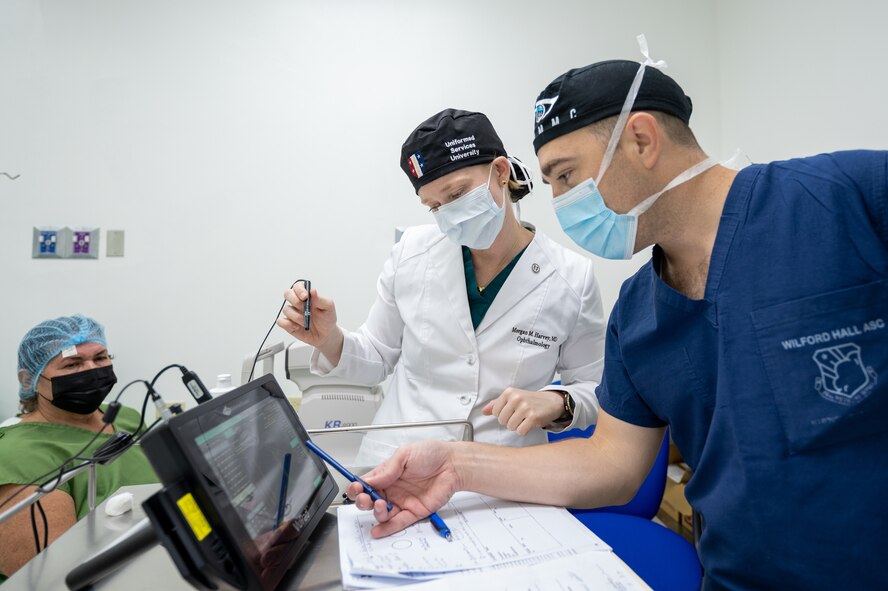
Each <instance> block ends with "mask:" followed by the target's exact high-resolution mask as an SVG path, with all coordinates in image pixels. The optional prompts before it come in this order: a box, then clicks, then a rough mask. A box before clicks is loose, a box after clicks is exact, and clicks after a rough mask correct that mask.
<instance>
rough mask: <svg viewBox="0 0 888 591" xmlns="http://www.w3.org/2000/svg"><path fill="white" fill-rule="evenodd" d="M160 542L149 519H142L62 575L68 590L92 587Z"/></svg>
mask: <svg viewBox="0 0 888 591" xmlns="http://www.w3.org/2000/svg"><path fill="white" fill-rule="evenodd" d="M159 541H160V540H158V539H157V535H156V534H155V533H154V528H153V527H152V526H151V522H150V521H149V520H148V519H147V518H145V519H143V520H142V521H140V522H139V523H137V524H136V525H134V526H133V527H132V528H130V530H129V531H128V532H126V533H125V534H123V535H122V536H121V537H119V538H118V539H116V540H114V541H113V542H112V543H111V545H110V546H108V547H107V548H105V549H104V550H102V551H100V552H99V553H98V554H96V555H95V556H93V557H92V558H89V559H88V560H87V561H86V562H83V563H81V564H80V565H79V566H77V567H75V568H74V569H73V570H71V572H69V573H68V576H67V577H65V583H66V584H67V585H68V588H69V589H71V591H80V590H81V589H86V588H88V587H91V586H92V585H93V584H95V583H97V582H98V581H100V580H101V579H103V578H105V577H107V576H108V575H110V574H111V573H112V572H114V571H116V570H117V569H118V568H120V567H122V566H123V565H124V564H126V563H127V562H129V561H130V560H132V559H134V558H136V557H137V556H139V555H140V554H142V553H143V552H145V551H147V550H150V549H151V548H153V547H154V546H156V545H157V544H158V542H159Z"/></svg>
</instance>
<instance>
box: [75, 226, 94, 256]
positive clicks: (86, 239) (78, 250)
mask: <svg viewBox="0 0 888 591" xmlns="http://www.w3.org/2000/svg"><path fill="white" fill-rule="evenodd" d="M67 235H68V236H69V240H70V242H69V248H68V257H67V258H71V259H97V258H99V229H98V228H69V229H68V232H67Z"/></svg>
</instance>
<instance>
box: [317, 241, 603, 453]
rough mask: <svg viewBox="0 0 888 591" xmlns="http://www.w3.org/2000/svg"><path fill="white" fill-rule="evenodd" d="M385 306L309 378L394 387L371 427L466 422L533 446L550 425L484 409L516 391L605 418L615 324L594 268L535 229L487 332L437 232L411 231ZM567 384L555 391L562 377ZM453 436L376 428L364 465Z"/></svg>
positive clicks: (479, 436) (479, 432)
mask: <svg viewBox="0 0 888 591" xmlns="http://www.w3.org/2000/svg"><path fill="white" fill-rule="evenodd" d="M377 291H378V294H377V298H376V301H375V302H374V304H373V307H372V308H371V309H370V314H369V316H368V318H367V321H366V322H365V323H364V325H363V326H361V328H360V329H358V330H357V331H356V332H350V331H345V330H344V331H343V332H344V333H345V342H344V344H343V349H342V357H341V359H340V361H339V364H338V365H337V366H336V367H335V368H334V367H333V366H332V365H331V364H330V362H329V361H328V360H327V359H326V358H325V357H323V356H322V355H320V353H319V352H318V351H317V350H315V352H314V354H313V355H312V358H311V371H312V372H314V373H316V374H318V375H336V376H341V377H345V378H346V379H348V380H350V381H354V382H356V383H362V384H368V385H373V384H378V383H380V382H382V381H383V380H384V379H385V378H386V377H387V376H388V375H389V374H392V372H394V373H393V375H392V380H391V384H390V386H389V387H388V391H387V392H386V395H385V397H384V399H383V402H382V405H381V406H380V408H379V410H378V411H377V414H376V417H375V418H374V420H373V422H374V423H375V424H382V423H400V422H415V421H435V420H444V419H468V420H470V421H471V422H472V424H473V426H474V428H475V441H483V442H487V443H494V444H499V445H511V446H523V445H535V444H539V443H544V442H546V441H547V438H546V433H545V431H544V430H542V429H534V430H532V431H531V432H530V433H528V434H527V435H524V436H521V435H518V434H516V433H515V432H513V431H509V430H508V429H507V428H506V427H504V426H502V425H500V424H499V423H498V422H497V420H496V417H492V416H484V415H483V414H481V410H482V409H483V408H484V406H485V405H486V404H487V403H488V402H489V401H491V400H494V399H496V398H497V397H498V396H499V395H500V394H502V393H503V390H505V389H506V388H508V387H509V386H513V387H516V388H521V389H524V390H534V391H535V390H545V389H554V390H565V391H568V392H570V394H571V396H572V397H573V399H574V401H575V403H576V410H575V412H574V420H573V422H572V423H571V424H570V425H569V426H566V427H564V428H573V427H581V428H584V427H586V426H588V425H590V424H592V423H595V421H596V419H597V418H598V409H599V404H598V398H597V397H596V395H595V388H596V387H597V385H598V383H599V382H600V380H601V372H602V366H603V356H604V333H605V323H604V316H603V312H602V307H601V297H600V295H599V290H598V283H597V282H596V280H595V276H594V273H593V270H592V262H591V261H590V260H589V259H588V258H586V257H584V256H581V255H579V254H577V253H575V252H573V251H570V250H568V249H566V248H564V247H562V246H561V245H559V244H557V243H555V242H553V241H552V240H550V239H549V238H547V237H546V236H544V235H542V234H541V233H540V232H537V233H536V236H535V237H534V239H533V241H532V242H531V243H530V244H529V245H528V247H527V249H526V250H525V251H524V253H523V254H522V256H521V258H520V260H519V261H518V263H517V264H516V265H515V267H514V268H513V270H512V272H511V273H510V275H509V277H508V279H507V280H506V282H505V283H504V284H503V286H502V288H501V289H500V291H499V293H498V294H497V296H496V299H494V301H493V303H492V304H491V306H490V308H489V309H488V311H487V314H486V315H485V316H484V319H483V320H482V321H481V324H480V325H479V326H478V329H477V330H474V329H473V328H472V319H471V316H470V315H469V303H468V298H467V295H466V281H465V267H464V265H463V258H462V251H461V248H460V247H459V245H457V244H454V243H453V242H452V241H450V240H449V239H448V238H447V237H446V236H445V235H444V234H442V233H441V232H440V231H439V230H438V228H437V226H432V225H428V226H417V227H414V228H410V229H408V230H407V231H406V232H404V235H403V236H402V238H401V240H400V241H399V242H398V243H397V244H396V245H395V246H394V247H393V248H392V253H391V256H390V258H389V259H388V261H387V262H386V263H385V267H384V268H383V271H382V274H381V275H380V276H379V281H378V283H377ZM556 372H557V373H558V374H560V377H561V381H562V384H561V385H558V386H551V384H552V380H553V378H554V376H555V374H556ZM459 436H461V431H460V430H456V429H454V428H450V429H447V430H445V429H443V428H442V429H438V430H437V431H430V430H428V429H402V430H398V431H397V432H395V431H373V432H370V434H368V435H367V436H366V437H365V439H364V444H363V445H362V448H361V452H360V454H359V457H358V459H357V463H358V464H359V465H372V464H375V463H378V462H380V461H382V460H384V459H385V458H387V457H388V456H390V455H391V454H392V453H394V451H395V449H397V447H398V446H400V445H402V444H404V443H407V442H410V441H416V440H419V439H430V438H435V439H454V438H458V437H459Z"/></svg>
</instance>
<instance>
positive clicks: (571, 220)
mask: <svg viewBox="0 0 888 591" xmlns="http://www.w3.org/2000/svg"><path fill="white" fill-rule="evenodd" d="M715 164H716V162H715V161H714V160H712V159H711V158H707V159H706V160H703V161H702V162H699V163H697V164H695V165H694V166H692V167H691V168H689V169H687V170H686V171H684V172H682V173H681V174H679V175H678V176H677V177H675V178H674V179H672V181H671V182H670V183H669V184H668V185H666V186H665V187H663V189H661V190H660V191H657V192H656V193H654V194H653V195H651V196H650V197H648V198H647V199H645V200H644V201H642V202H641V203H639V204H638V205H636V206H635V207H633V208H632V209H631V210H630V211H628V212H627V213H617V212H615V211H614V210H612V209H610V208H609V207H608V206H607V205H606V204H605V203H604V198H603V197H602V196H601V191H600V190H599V189H598V183H596V182H595V179H592V178H589V179H586V180H585V181H583V182H582V183H580V184H579V185H577V186H576V187H574V188H572V189H571V190H570V191H568V192H566V193H564V194H563V195H559V196H558V197H556V198H555V199H554V200H553V201H552V205H553V206H554V207H555V215H556V216H557V217H558V222H559V223H560V224H561V227H562V229H564V232H565V234H567V235H568V236H569V237H570V239H571V240H573V241H574V242H576V243H577V244H578V245H580V246H581V247H582V248H584V249H585V250H588V251H589V252H591V253H593V254H597V255H598V256H600V257H604V258H606V259H617V260H619V259H631V258H632V255H633V254H634V253H635V236H636V234H637V232H638V216H640V215H641V214H643V213H644V212H645V211H647V210H648V209H649V208H650V207H651V206H652V205H653V204H654V202H656V200H657V199H658V198H659V197H660V195H662V194H663V193H665V192H666V191H668V190H669V189H672V188H673V187H675V186H677V185H680V184H681V183H685V182H687V181H689V180H690V179H692V178H694V177H695V176H697V175H698V174H702V173H703V172H705V171H707V170H709V169H710V168H712V167H713V166H715Z"/></svg>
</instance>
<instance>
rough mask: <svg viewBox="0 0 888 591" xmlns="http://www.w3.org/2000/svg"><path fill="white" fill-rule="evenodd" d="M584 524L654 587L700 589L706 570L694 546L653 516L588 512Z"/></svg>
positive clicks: (660, 589) (679, 590) (682, 590)
mask: <svg viewBox="0 0 888 591" xmlns="http://www.w3.org/2000/svg"><path fill="white" fill-rule="evenodd" d="M576 518H577V519H579V520H580V521H581V522H582V523H583V525H585V526H586V527H588V528H589V529H590V530H591V531H593V532H594V533H595V534H596V535H597V536H598V537H599V538H601V539H602V540H604V541H605V542H606V543H607V544H608V545H609V546H610V547H611V548H613V550H614V553H615V554H616V555H617V556H619V557H620V559H621V560H622V561H623V562H625V563H626V564H627V565H628V566H629V568H631V569H632V570H633V571H635V573H636V574H637V575H638V576H639V577H641V578H642V580H644V582H645V583H647V584H648V585H650V586H651V588H652V589H654V591H698V590H699V589H700V583H701V582H702V579H703V570H702V568H701V567H700V561H699V560H698V558H697V552H696V550H694V546H693V545H691V544H690V543H688V542H687V541H686V540H685V539H684V538H682V537H681V536H680V535H678V534H677V533H675V532H674V531H672V530H670V529H667V528H666V527H664V526H662V525H660V524H658V523H654V522H653V521H650V520H649V519H644V518H641V517H636V516H634V515H620V514H617V513H594V512H584V513H582V514H579V515H576Z"/></svg>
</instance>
